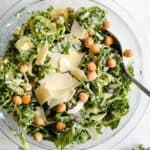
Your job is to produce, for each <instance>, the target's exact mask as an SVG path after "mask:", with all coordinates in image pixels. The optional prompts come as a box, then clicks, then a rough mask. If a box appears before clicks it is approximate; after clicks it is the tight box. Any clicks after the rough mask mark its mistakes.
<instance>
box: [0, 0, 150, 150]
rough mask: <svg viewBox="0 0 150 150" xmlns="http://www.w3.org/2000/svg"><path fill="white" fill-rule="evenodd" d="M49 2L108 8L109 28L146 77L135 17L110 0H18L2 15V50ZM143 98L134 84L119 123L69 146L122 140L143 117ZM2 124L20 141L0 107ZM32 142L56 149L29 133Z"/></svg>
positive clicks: (102, 146) (84, 146) (1, 51)
mask: <svg viewBox="0 0 150 150" xmlns="http://www.w3.org/2000/svg"><path fill="white" fill-rule="evenodd" d="M50 5H52V6H54V7H68V6H70V7H74V8H79V7H81V6H84V7H89V6H95V5H98V6H100V7H102V8H104V9H105V10H107V12H108V14H107V17H108V20H109V21H110V23H111V28H110V31H111V32H113V33H114V34H115V35H116V36H117V37H118V38H119V40H120V41H121V44H122V47H123V48H131V49H132V50H133V51H134V55H135V58H136V59H135V63H134V68H135V77H136V78H137V79H138V80H140V81H141V82H143V79H146V78H145V67H144V63H143V49H144V47H145V44H144V42H143V41H142V39H141V37H140V35H139V34H138V32H137V30H136V27H135V25H134V23H133V18H131V17H130V16H129V14H127V13H126V12H125V11H124V10H123V9H122V8H121V7H120V6H119V5H118V4H117V3H115V2H114V1H110V0H105V1H104V0H22V1H19V2H17V3H16V4H15V5H14V6H13V7H12V8H11V9H10V10H9V11H8V12H7V13H6V14H5V15H4V16H3V17H2V18H1V22H0V54H1V55H3V54H4V52H5V50H6V47H7V43H8V41H9V40H10V39H11V38H12V35H11V33H12V31H14V30H15V29H16V26H20V25H21V24H22V23H23V22H25V21H26V20H27V19H28V18H29V16H30V13H29V12H31V11H37V10H45V9H46V8H47V7H49V6H50ZM142 98H144V97H143V95H142V94H141V92H140V91H139V89H137V88H136V87H135V86H134V85H133V86H132V90H131V92H130V94H129V103H130V111H129V113H128V114H127V115H126V116H125V117H124V118H123V119H122V120H121V122H120V124H119V126H118V128H117V129H115V130H113V131H112V130H110V129H109V128H104V129H103V130H102V135H100V136H99V137H98V138H97V139H94V140H89V141H87V142H86V143H84V144H80V145H70V146H68V149H71V150H73V149H78V150H80V149H87V148H92V147H95V146H97V145H99V147H98V148H99V149H103V150H105V149H108V147H109V148H111V149H113V147H115V146H116V145H117V144H118V143H119V142H120V141H121V140H123V139H124V138H125V137H126V136H127V135H128V134H129V133H131V131H132V130H133V129H134V128H135V126H136V125H137V124H138V122H139V120H140V119H141V118H142V116H143V114H144V112H145V110H146V108H147V106H148V101H146V100H144V101H141V99H142ZM0 118H1V120H2V121H1V124H4V125H3V128H1V131H2V132H3V133H4V134H5V135H6V136H7V137H8V138H9V139H10V140H11V141H13V142H14V143H16V144H17V145H19V140H18V138H17V137H15V136H13V135H12V134H10V130H14V129H15V130H18V127H17V125H16V123H15V122H14V121H13V120H12V119H11V117H10V116H9V115H8V114H7V113H5V112H4V111H3V110H1V113H0ZM26 138H27V140H28V141H29V142H30V143H31V145H34V146H37V147H39V148H41V149H42V148H43V149H49V150H50V149H52V150H53V149H55V146H54V144H53V143H51V142H49V141H43V142H41V143H36V142H34V141H33V140H32V139H31V138H30V137H28V136H26Z"/></svg>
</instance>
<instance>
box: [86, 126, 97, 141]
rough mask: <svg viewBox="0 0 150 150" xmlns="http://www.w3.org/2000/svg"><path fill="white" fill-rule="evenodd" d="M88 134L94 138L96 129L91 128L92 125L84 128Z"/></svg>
mask: <svg viewBox="0 0 150 150" xmlns="http://www.w3.org/2000/svg"><path fill="white" fill-rule="evenodd" d="M86 130H87V132H88V134H89V135H90V136H91V138H92V139H96V138H97V136H98V134H97V132H96V130H95V129H94V128H93V127H89V128H86Z"/></svg>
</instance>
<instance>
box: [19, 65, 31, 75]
mask: <svg viewBox="0 0 150 150" xmlns="http://www.w3.org/2000/svg"><path fill="white" fill-rule="evenodd" d="M28 70H29V66H28V65H27V64H22V65H20V72H21V73H22V74H25V73H27V72H28Z"/></svg>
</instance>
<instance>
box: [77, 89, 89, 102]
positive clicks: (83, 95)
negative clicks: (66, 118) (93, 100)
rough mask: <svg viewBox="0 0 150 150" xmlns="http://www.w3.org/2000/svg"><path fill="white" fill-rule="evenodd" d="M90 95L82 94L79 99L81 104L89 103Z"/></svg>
mask: <svg viewBox="0 0 150 150" xmlns="http://www.w3.org/2000/svg"><path fill="white" fill-rule="evenodd" d="M88 98H89V94H88V93H86V92H80V94H79V99H80V101H81V102H83V103H86V102H87V101H88Z"/></svg>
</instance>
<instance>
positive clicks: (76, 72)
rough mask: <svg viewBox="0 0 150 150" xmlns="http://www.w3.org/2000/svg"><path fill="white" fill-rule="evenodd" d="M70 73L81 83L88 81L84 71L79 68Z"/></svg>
mask: <svg viewBox="0 0 150 150" xmlns="http://www.w3.org/2000/svg"><path fill="white" fill-rule="evenodd" d="M70 72H71V74H72V75H73V76H74V77H75V78H76V79H78V80H79V81H87V77H86V75H85V73H84V71H83V70H81V69H79V68H74V69H72V70H71V71H70Z"/></svg>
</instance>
